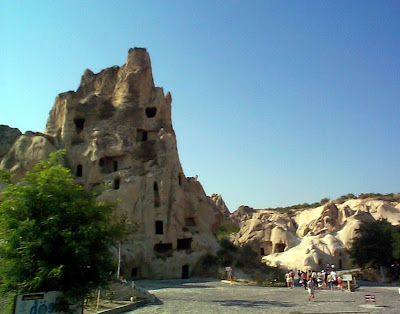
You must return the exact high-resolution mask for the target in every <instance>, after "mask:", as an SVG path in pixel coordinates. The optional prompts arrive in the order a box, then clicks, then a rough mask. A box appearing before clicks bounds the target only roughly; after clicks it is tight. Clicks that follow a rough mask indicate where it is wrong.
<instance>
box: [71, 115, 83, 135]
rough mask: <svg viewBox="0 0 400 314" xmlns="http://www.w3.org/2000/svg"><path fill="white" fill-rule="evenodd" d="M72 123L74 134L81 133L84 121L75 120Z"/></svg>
mask: <svg viewBox="0 0 400 314" xmlns="http://www.w3.org/2000/svg"><path fill="white" fill-rule="evenodd" d="M74 123H75V131H76V133H78V134H79V133H81V132H82V130H83V125H84V124H85V119H81V118H75V119H74Z"/></svg>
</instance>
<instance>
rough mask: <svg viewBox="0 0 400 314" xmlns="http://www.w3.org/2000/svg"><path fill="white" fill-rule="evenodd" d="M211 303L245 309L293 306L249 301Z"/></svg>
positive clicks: (275, 302)
mask: <svg viewBox="0 0 400 314" xmlns="http://www.w3.org/2000/svg"><path fill="white" fill-rule="evenodd" d="M212 302H214V303H218V304H219V305H221V306H241V307H245V308H255V307H264V306H279V307H293V306H295V305H294V304H290V303H288V302H277V301H250V300H213V301H212Z"/></svg>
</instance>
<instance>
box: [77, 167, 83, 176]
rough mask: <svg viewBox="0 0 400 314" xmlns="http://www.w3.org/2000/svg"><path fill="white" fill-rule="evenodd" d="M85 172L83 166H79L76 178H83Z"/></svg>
mask: <svg viewBox="0 0 400 314" xmlns="http://www.w3.org/2000/svg"><path fill="white" fill-rule="evenodd" d="M82 174H83V171H82V165H78V166H77V167H76V176H77V177H82Z"/></svg>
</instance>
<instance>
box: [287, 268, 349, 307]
mask: <svg viewBox="0 0 400 314" xmlns="http://www.w3.org/2000/svg"><path fill="white" fill-rule="evenodd" d="M297 276H298V283H299V285H303V287H304V289H306V290H308V294H309V297H308V299H309V300H315V296H314V290H315V289H331V290H333V288H334V287H337V288H338V289H339V290H343V279H342V277H341V276H340V275H337V273H336V271H335V269H334V266H333V265H332V268H331V269H329V268H327V269H326V270H324V269H323V270H321V271H320V272H316V271H314V270H308V271H300V270H299V271H298V272H297ZM294 277H295V274H294V272H293V270H289V271H288V272H287V273H286V274H285V280H286V286H287V287H288V288H293V287H294V283H295V279H294Z"/></svg>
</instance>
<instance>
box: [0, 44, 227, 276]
mask: <svg viewBox="0 0 400 314" xmlns="http://www.w3.org/2000/svg"><path fill="white" fill-rule="evenodd" d="M171 103H172V97H171V94H170V93H167V94H164V91H163V89H162V88H160V87H155V86H154V82H153V74H152V68H151V62H150V57H149V55H148V53H147V51H146V49H142V48H135V49H131V50H129V53H128V57H127V59H126V62H125V64H124V65H123V66H121V67H119V66H114V67H111V68H107V69H104V70H102V71H101V72H100V73H97V74H95V73H93V72H92V71H90V70H86V71H85V72H84V74H83V76H82V78H81V82H80V85H79V88H78V89H77V90H76V91H69V92H66V93H62V94H59V95H58V96H57V98H56V100H55V103H54V106H53V108H52V109H51V112H50V116H49V118H48V121H47V125H46V129H45V131H44V132H43V133H33V132H27V133H25V134H23V135H21V134H20V133H19V131H15V129H11V128H7V127H4V126H3V127H2V128H0V157H2V160H1V164H0V169H8V170H10V172H11V175H12V179H13V181H14V182H18V181H19V180H21V178H23V176H24V174H25V172H26V171H27V170H30V169H31V168H32V167H33V166H34V165H35V164H36V163H37V162H38V161H39V160H41V159H43V158H46V157H47V156H48V154H49V153H50V152H52V151H55V150H57V149H61V148H64V149H66V152H67V153H66V162H67V166H68V167H69V168H70V169H71V172H72V173H73V174H74V175H75V177H76V182H78V183H79V184H82V185H84V186H85V187H87V189H98V188H100V187H101V186H103V184H104V183H108V184H109V186H110V188H109V189H107V190H105V191H103V192H102V193H101V195H100V199H101V200H103V201H112V200H116V199H118V200H119V209H120V210H121V211H124V212H126V213H127V214H128V217H129V219H130V220H131V221H132V222H134V223H135V225H137V226H138V227H137V229H135V230H133V231H132V234H131V236H130V237H129V240H128V241H127V242H126V243H123V244H122V265H121V267H122V269H121V273H122V275H123V276H124V277H125V278H127V279H130V278H137V277H143V278H171V277H172V278H180V277H187V276H189V275H190V273H191V271H192V269H193V268H194V266H195V265H196V263H197V262H198V260H199V259H200V258H201V257H202V256H203V255H205V254H206V253H208V252H215V250H216V249H217V248H218V243H217V241H216V238H215V236H214V234H215V233H216V232H217V229H218V226H219V224H220V222H221V221H222V218H223V214H221V212H220V211H219V209H218V207H217V206H216V205H215V203H214V202H213V201H212V199H211V198H210V197H207V196H206V194H205V192H204V190H203V188H202V186H201V184H200V182H198V181H197V179H196V178H191V177H186V176H185V174H184V173H183V170H182V167H181V164H180V160H179V156H178V151H177V146H176V137H175V132H174V130H173V127H172V121H171ZM10 134H11V135H10ZM5 139H7V140H5Z"/></svg>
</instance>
